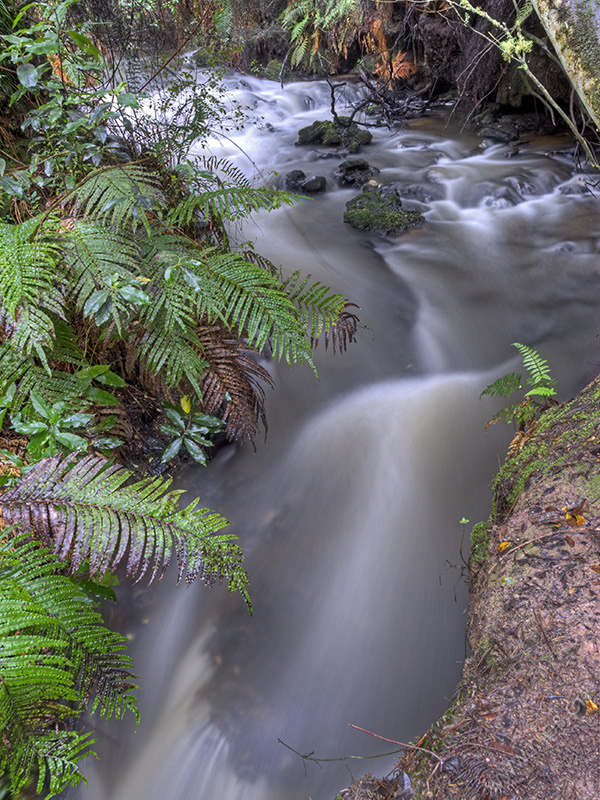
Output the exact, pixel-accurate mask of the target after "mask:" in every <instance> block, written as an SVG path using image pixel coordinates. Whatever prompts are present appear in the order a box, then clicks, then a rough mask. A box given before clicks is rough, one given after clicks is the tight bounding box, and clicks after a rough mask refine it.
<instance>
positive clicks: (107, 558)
mask: <svg viewBox="0 0 600 800" xmlns="http://www.w3.org/2000/svg"><path fill="white" fill-rule="evenodd" d="M130 476H131V473H130V472H129V471H128V470H126V469H123V468H122V467H119V466H117V465H114V464H113V465H110V464H109V462H107V461H106V460H105V459H103V458H99V457H95V456H87V457H85V458H84V459H83V460H81V461H79V462H78V463H76V459H75V458H73V456H69V457H68V458H66V459H61V458H60V456H55V457H53V458H49V459H44V460H42V461H40V462H38V463H37V464H36V465H35V466H34V467H33V469H32V470H31V471H30V472H29V473H28V474H27V475H26V476H25V477H24V478H22V479H21V481H20V482H19V483H18V484H17V485H16V486H15V487H14V488H12V489H9V490H8V491H5V492H4V493H2V494H0V510H1V511H2V516H3V518H4V520H5V521H6V522H7V523H9V524H18V523H21V524H24V525H25V526H26V527H27V528H28V529H29V530H31V531H32V532H33V533H34V534H35V536H36V537H37V538H38V539H40V540H41V541H42V542H44V544H46V545H47V546H48V547H52V548H53V550H54V552H55V553H56V554H57V555H58V557H59V558H60V559H61V560H62V561H68V562H69V565H70V569H71V570H72V571H73V572H75V571H77V570H78V569H79V568H80V567H81V565H82V564H83V563H84V561H88V560H89V563H90V573H91V574H92V575H96V574H97V575H103V574H104V573H105V572H106V570H107V569H109V568H110V569H114V568H115V567H116V566H117V565H118V564H119V563H121V562H122V561H123V560H124V559H125V556H126V555H127V561H126V571H127V574H128V575H130V576H133V577H135V578H137V580H140V579H141V578H142V577H143V576H144V575H145V574H146V572H147V570H148V568H149V567H150V564H152V565H153V567H152V573H151V577H150V581H152V580H154V578H155V577H156V576H157V574H158V573H159V572H160V574H161V575H162V574H163V573H164V571H165V570H166V569H167V567H168V566H169V562H170V559H171V548H174V549H175V551H176V554H177V559H178V563H179V574H178V580H181V579H182V578H183V577H184V576H185V580H186V582H188V583H189V582H191V581H193V580H194V578H195V577H196V576H197V575H198V573H199V572H200V571H202V575H203V578H204V580H207V581H212V580H214V579H218V580H223V579H227V580H228V581H229V583H230V588H231V585H232V584H233V583H234V582H235V584H236V585H244V586H245V583H244V581H246V583H247V578H246V577H245V572H244V571H243V569H242V566H241V563H242V554H241V550H240V548H239V546H238V545H237V544H235V543H234V540H235V539H236V537H235V536H233V535H231V534H219V535H217V531H219V530H220V529H221V528H223V527H224V526H225V525H227V524H228V523H227V520H225V519H224V518H223V517H221V516H219V515H218V514H215V513H213V512H211V511H209V510H208V509H199V510H196V509H195V506H196V503H195V502H194V503H192V504H191V505H189V506H188V507H187V508H184V509H183V510H179V509H178V508H177V498H178V497H179V495H180V494H181V492H168V491H167V489H168V487H169V484H170V481H168V480H165V479H163V478H148V479H144V480H142V481H139V482H137V483H135V484H132V485H126V482H127V481H128V480H129V478H130ZM217 557H218V560H219V564H218V569H216V568H215V569H213V564H214V558H217ZM206 558H208V559H209V562H210V565H211V566H210V569H209V568H207V565H206V564H205V563H204V561H205V559H206ZM244 597H245V598H246V599H247V592H245V591H244Z"/></svg>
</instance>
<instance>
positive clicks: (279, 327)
mask: <svg viewBox="0 0 600 800" xmlns="http://www.w3.org/2000/svg"><path fill="white" fill-rule="evenodd" d="M195 266H196V274H197V275H198V276H199V278H200V280H201V281H202V282H203V283H205V284H206V286H207V287H209V288H210V294H208V295H206V296H203V295H202V294H201V293H199V297H198V300H199V303H200V305H199V308H198V312H199V316H203V317H204V316H206V317H207V318H208V320H209V321H211V320H214V319H221V321H222V322H224V324H225V325H227V326H228V327H237V328H238V329H239V330H240V331H243V332H245V335H246V336H247V338H248V342H249V345H250V346H251V347H252V348H254V349H256V350H258V351H259V352H260V351H261V350H262V349H263V348H264V347H265V345H266V343H267V341H268V340H270V342H271V346H272V348H273V352H274V354H275V356H276V357H277V358H278V359H280V358H282V357H285V359H286V360H287V361H288V363H292V362H293V363H297V362H299V361H308V362H309V363H310V364H311V365H312V358H311V352H310V343H309V341H308V339H307V337H306V333H305V331H304V329H303V327H302V325H301V322H300V320H299V319H298V314H297V311H296V308H295V306H294V304H293V303H292V301H291V300H290V299H289V298H288V297H287V296H286V295H285V294H284V293H282V292H281V284H280V282H279V281H278V280H277V279H276V278H274V277H273V276H271V275H269V273H267V272H265V271H264V270H263V269H261V268H260V267H256V266H255V265H254V264H250V263H249V262H248V261H246V260H245V259H243V258H242V257H241V256H239V255H237V254H234V253H207V254H206V255H205V257H204V258H203V259H202V261H198V262H197V263H196V265H195ZM215 297H220V298H221V304H220V306H215V305H214V303H212V302H210V301H211V300H212V298H215Z"/></svg>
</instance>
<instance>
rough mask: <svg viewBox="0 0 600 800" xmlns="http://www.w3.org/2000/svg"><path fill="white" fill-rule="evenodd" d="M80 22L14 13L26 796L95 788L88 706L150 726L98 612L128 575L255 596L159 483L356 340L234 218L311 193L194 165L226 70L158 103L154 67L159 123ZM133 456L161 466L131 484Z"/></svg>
mask: <svg viewBox="0 0 600 800" xmlns="http://www.w3.org/2000/svg"><path fill="white" fill-rule="evenodd" d="M76 13H77V8H76V7H75V6H74V5H73V2H72V0H63V2H56V3H31V4H29V5H27V6H25V7H23V8H22V9H21V10H20V11H18V10H17V9H16V8H14V7H12V6H9V5H6V4H2V5H0V40H1V42H2V45H3V50H2V53H1V55H0V70H1V71H0V106H1V110H2V123H1V124H2V128H3V132H4V137H3V139H4V141H3V146H2V150H1V152H0V156H1V157H0V422H1V424H2V429H1V432H0V436H1V440H0V445H1V449H0V459H1V465H2V468H1V470H0V473H1V474H0V514H1V516H0V528H1V531H2V534H1V537H0V625H1V632H0V719H1V728H2V732H3V735H2V742H1V743H0V772H1V773H2V774H4V775H5V776H6V779H7V781H8V784H9V787H10V790H11V791H12V793H13V795H14V796H17V795H18V794H19V792H20V791H21V790H23V789H26V788H27V787H28V786H29V785H30V783H31V782H32V781H33V786H34V789H35V791H36V793H37V794H40V795H43V796H48V797H50V796H54V795H56V794H58V793H59V792H60V791H61V790H62V789H63V788H65V787H66V786H69V785H73V784H76V783H78V782H79V781H80V780H81V777H82V776H81V773H80V769H79V766H80V762H81V760H82V759H83V758H84V757H85V756H87V755H89V754H90V753H91V752H92V749H93V738H92V737H91V736H90V734H88V733H85V732H83V727H84V726H83V721H82V714H83V713H84V711H85V710H86V709H87V710H89V711H90V712H91V713H93V712H96V713H99V714H100V716H101V717H103V718H105V719H108V718H110V717H112V716H115V717H118V718H120V717H121V716H122V715H123V714H124V713H125V712H127V711H132V712H133V713H135V714H137V710H136V704H135V697H134V695H133V693H132V692H133V690H134V689H135V676H134V675H133V674H132V672H131V661H130V659H129V657H128V655H127V652H126V641H125V639H124V637H122V636H120V635H117V634H115V633H112V632H110V631H109V630H108V629H107V628H106V627H105V626H104V623H103V622H102V619H101V617H100V616H99V615H98V614H97V612H95V611H94V610H93V606H94V604H95V603H97V602H98V600H99V599H106V598H110V599H115V595H114V592H113V590H112V588H111V585H112V584H113V583H114V581H115V579H114V577H113V575H114V571H115V570H116V569H117V568H118V567H119V566H120V565H122V573H123V574H125V575H127V576H129V577H132V578H134V579H135V580H140V579H142V578H144V577H149V580H150V581H152V580H154V579H155V578H159V577H160V576H161V575H162V574H163V573H164V572H165V570H166V569H167V567H168V565H169V562H170V559H171V551H172V550H175V553H176V556H177V561H178V578H179V580H183V579H185V581H186V582H188V583H189V582H191V581H193V580H194V579H195V578H196V577H197V576H200V578H201V580H202V581H203V582H204V583H206V584H208V585H211V584H213V583H215V582H223V581H225V582H226V583H227V584H228V587H229V589H230V590H231V591H234V592H240V593H241V595H242V597H243V598H244V599H245V601H246V602H247V603H248V605H249V606H250V596H249V593H248V588H247V587H248V577H247V575H246V573H245V571H244V568H243V555H242V551H241V549H240V547H239V544H238V543H237V541H236V537H234V536H233V535H231V534H228V533H227V532H223V528H224V527H225V526H226V525H227V521H226V520H225V519H224V518H223V517H221V516H220V515H219V514H217V513H214V512H212V511H209V510H208V509H203V508H197V501H192V502H191V503H190V504H189V505H187V507H185V508H180V505H179V496H180V494H181V492H173V491H170V490H169V480H168V479H166V478H163V477H160V475H159V474H156V473H160V472H161V471H162V469H163V467H161V464H165V463H166V462H168V461H170V460H171V459H172V458H174V457H175V456H176V455H178V454H182V453H186V455H187V456H188V457H190V458H192V459H194V460H195V461H197V462H200V463H204V462H205V461H206V448H207V447H210V445H211V443H212V440H213V438H214V436H215V435H219V436H221V437H222V438H223V439H224V440H228V441H232V442H238V443H243V442H248V441H249V442H251V443H252V442H253V440H254V439H255V437H256V435H257V433H258V429H259V425H260V424H261V423H262V424H264V425H265V426H266V418H265V409H264V391H265V387H270V386H272V379H271V377H270V375H269V373H268V372H267V370H266V369H265V368H264V367H263V366H262V365H261V364H260V362H259V361H258V360H256V356H257V355H264V356H272V357H273V358H275V359H278V360H283V361H285V362H287V363H288V364H291V365H293V364H297V363H302V362H305V363H308V364H311V365H312V352H313V348H314V346H315V344H316V342H317V341H318V340H319V338H322V337H326V339H327V341H328V342H330V343H332V345H333V346H334V348H337V347H339V348H340V349H344V348H345V346H346V344H347V343H348V342H349V341H351V340H352V339H353V337H354V332H355V329H356V317H355V316H354V315H353V314H352V313H351V312H350V311H349V310H348V304H347V302H346V301H345V300H344V298H342V297H341V296H340V295H339V294H336V293H334V292H332V291H330V290H329V289H328V288H327V287H325V286H322V285H321V284H320V283H315V282H311V281H310V278H303V277H301V276H300V275H298V274H294V275H291V276H288V277H284V276H283V275H282V274H281V273H280V271H279V270H278V269H277V268H276V267H275V266H274V265H272V264H270V263H269V262H267V261H266V260H265V259H263V258H261V257H260V255H258V254H257V253H255V252H254V250H253V249H252V246H251V243H245V244H242V245H241V246H239V247H236V246H235V245H234V243H233V242H232V241H231V240H230V238H229V236H228V233H227V228H226V225H227V223H235V221H237V220H239V219H242V218H245V217H247V216H248V215H249V214H251V213H253V212H254V211H258V210H261V209H266V210H271V209H275V208H278V207H279V206H280V205H282V204H288V205H291V204H293V203H294V202H296V201H295V199H294V197H293V196H292V195H289V194H287V193H285V192H278V191H273V190H270V189H265V188H261V187H258V188H256V187H254V186H252V185H251V184H250V183H249V182H248V181H247V180H246V179H245V178H244V177H243V176H242V175H241V174H240V173H239V172H237V171H236V170H235V169H234V168H233V167H232V166H231V165H229V164H227V163H225V162H221V161H217V160H215V159H213V158H211V157H210V156H209V155H208V154H207V153H206V152H203V153H202V155H200V156H197V157H194V156H192V155H191V152H190V148H191V146H192V145H194V147H195V148H196V152H197V151H198V150H199V149H201V148H200V146H199V145H202V143H203V142H205V141H206V138H207V136H208V133H209V131H210V130H211V128H212V127H218V126H219V124H220V121H221V119H222V117H223V115H224V114H225V110H226V109H225V105H224V102H223V98H222V96H221V94H220V90H219V82H218V79H216V78H215V77H214V74H213V75H210V76H208V77H207V78H206V83H205V85H204V86H203V91H202V92H201V93H200V92H197V91H194V93H193V95H192V96H191V97H190V92H189V90H190V89H191V88H194V89H196V88H197V87H196V86H195V81H196V80H197V77H198V76H197V75H196V73H195V72H190V73H189V74H187V75H186V74H185V73H184V74H183V75H181V74H180V75H179V76H178V79H177V81H176V82H175V84H174V85H173V84H168V83H167V84H163V90H162V93H161V92H159V91H157V87H158V76H157V75H155V76H154V78H153V82H152V101H153V102H155V104H157V105H158V108H157V109H156V112H157V113H156V115H155V116H153V115H152V114H151V113H148V111H149V110H148V108H147V106H148V104H149V103H150V102H151V100H150V95H149V94H148V93H146V94H144V93H143V92H141V91H137V92H133V91H131V90H130V87H129V86H128V85H127V84H126V83H125V82H123V81H119V80H118V77H117V71H116V66H115V64H114V63H111V62H110V61H107V59H106V58H105V56H104V50H105V40H103V39H102V38H101V37H100V38H99V37H98V35H97V30H96V29H95V28H94V26H92V25H90V24H89V23H82V24H80V23H78V22H77V16H76ZM107 76H108V77H107ZM186 90H187V92H186ZM142 105H145V106H146V108H144V109H142ZM167 108H168V109H169V111H170V116H169V119H168V121H165V118H164V116H162V114H163V112H164V111H165V110H166V109H167ZM237 121H238V120H237V119H236V117H235V116H234V117H233V122H232V123H231V124H237ZM224 124H227V123H226V122H225V123H224ZM120 461H121V462H126V463H128V464H130V465H131V466H133V467H140V466H141V465H142V464H143V463H147V462H148V461H149V462H150V463H151V464H152V465H153V467H154V472H155V474H154V476H149V477H145V478H144V477H142V478H141V479H140V478H139V476H138V479H137V480H136V481H135V482H134V480H133V479H134V476H133V474H132V471H131V469H124V468H123V467H122V466H119V462H120Z"/></svg>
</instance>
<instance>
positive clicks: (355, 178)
mask: <svg viewBox="0 0 600 800" xmlns="http://www.w3.org/2000/svg"><path fill="white" fill-rule="evenodd" d="M378 173H379V170H378V169H377V167H372V166H371V165H370V164H369V162H368V161H366V160H365V159H364V158H349V159H348V160H346V161H342V163H341V164H340V165H339V167H338V168H337V169H336V171H335V177H336V179H337V181H338V182H339V184H340V186H350V187H353V188H355V189H360V187H361V186H364V184H365V183H367V181H368V180H369V179H370V178H372V177H373V175H377V174H378Z"/></svg>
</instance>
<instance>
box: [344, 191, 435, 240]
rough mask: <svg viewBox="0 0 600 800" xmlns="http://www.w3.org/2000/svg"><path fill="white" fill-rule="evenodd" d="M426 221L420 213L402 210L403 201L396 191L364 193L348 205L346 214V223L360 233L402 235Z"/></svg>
mask: <svg viewBox="0 0 600 800" xmlns="http://www.w3.org/2000/svg"><path fill="white" fill-rule="evenodd" d="M424 221H425V218H424V217H423V216H422V214H419V212H418V211H405V210H404V209H403V208H402V199H401V198H400V195H399V194H398V192H395V191H393V192H385V193H384V192H382V191H364V192H362V194H359V195H358V196H357V197H353V198H352V200H349V201H348V202H347V203H346V211H345V212H344V222H347V223H348V224H349V225H352V227H353V228H357V230H359V231H377V232H380V233H402V231H404V230H406V229H407V228H411V227H414V226H416V225H422V224H423V222H424Z"/></svg>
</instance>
